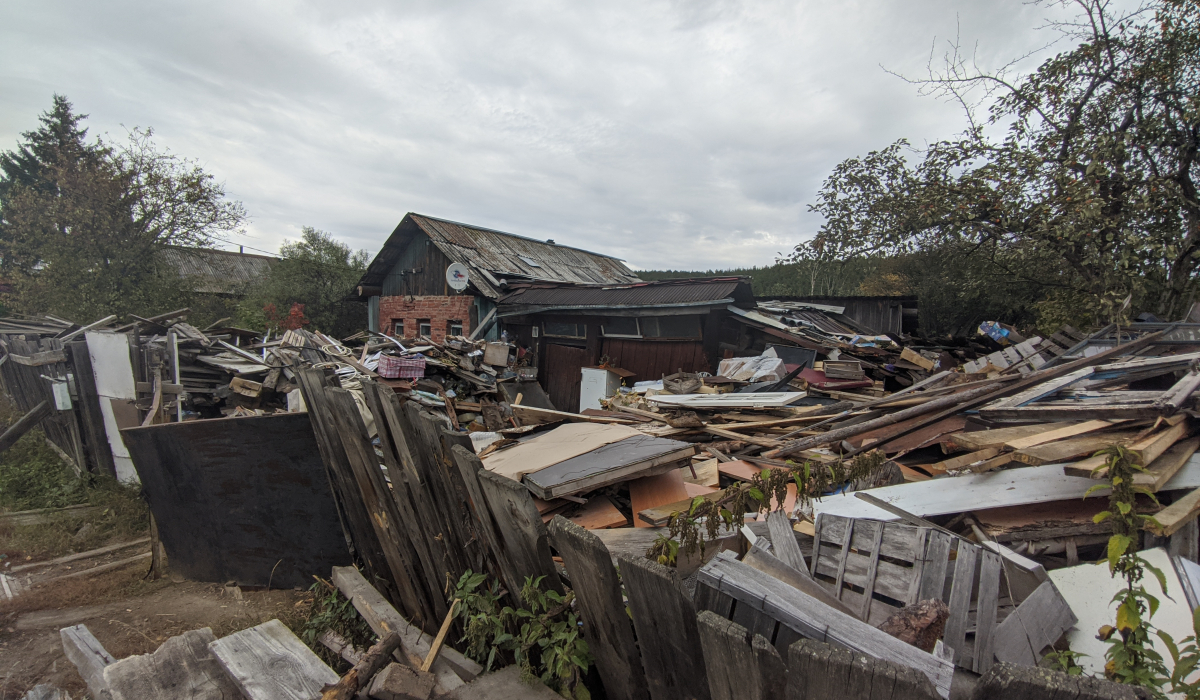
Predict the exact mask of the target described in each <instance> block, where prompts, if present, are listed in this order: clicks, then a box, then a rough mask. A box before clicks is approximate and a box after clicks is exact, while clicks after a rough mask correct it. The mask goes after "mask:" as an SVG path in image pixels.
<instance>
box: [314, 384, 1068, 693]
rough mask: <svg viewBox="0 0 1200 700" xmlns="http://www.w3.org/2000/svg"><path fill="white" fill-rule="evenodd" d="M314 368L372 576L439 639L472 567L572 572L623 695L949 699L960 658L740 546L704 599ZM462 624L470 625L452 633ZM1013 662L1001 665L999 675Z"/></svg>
mask: <svg viewBox="0 0 1200 700" xmlns="http://www.w3.org/2000/svg"><path fill="white" fill-rule="evenodd" d="M299 377H300V385H301V388H302V391H303V392H304V398H305V402H306V403H307V405H308V410H309V413H310V417H311V419H312V424H313V429H314V432H315V433H316V437H317V444H318V448H319V450H320V452H321V456H322V458H323V461H324V462H325V465H326V469H327V473H328V477H329V482H330V486H331V488H332V489H333V492H334V495H335V500H336V501H337V503H338V509H339V516H340V518H341V522H342V524H343V527H344V528H345V531H346V533H347V538H348V540H350V542H351V545H352V547H353V549H354V551H355V553H356V555H357V558H358V560H359V562H360V563H361V567H362V570H363V573H364V575H365V576H366V577H367V579H368V580H369V581H371V583H373V584H374V585H375V587H376V588H377V589H379V590H380V591H381V592H383V593H384V594H385V595H386V596H387V597H388V598H389V599H390V601H391V602H392V604H393V605H394V606H395V607H396V608H398V609H399V610H400V611H401V612H402V613H403V614H404V615H406V616H407V617H408V618H409V619H411V620H412V621H413V623H414V624H415V625H417V626H418V627H421V628H422V629H424V631H425V632H426V633H428V634H434V633H435V632H436V631H437V628H438V627H439V625H440V623H441V621H442V619H443V618H444V617H445V615H446V611H447V600H448V598H449V597H450V594H451V592H452V590H453V586H454V582H455V581H457V579H458V578H459V577H460V576H461V575H462V573H463V572H465V571H467V570H471V571H476V572H487V573H490V574H492V575H493V576H495V577H496V578H497V579H498V580H500V581H501V582H502V583H503V585H504V587H505V589H506V590H507V592H508V593H507V594H508V596H509V598H510V602H514V603H516V602H518V601H517V600H516V596H517V594H518V592H519V591H520V589H521V586H522V585H523V583H524V581H525V580H526V579H527V578H528V577H537V576H545V579H544V585H546V586H549V587H552V588H556V589H559V590H561V586H562V580H563V579H564V578H565V579H566V582H567V583H568V585H570V586H571V588H572V590H573V591H574V593H575V600H576V610H577V612H578V614H579V616H580V619H581V622H582V625H583V634H584V636H585V638H586V640H587V642H588V645H589V647H590V648H591V651H592V655H593V657H594V659H595V666H596V670H597V672H598V675H599V677H600V679H601V681H602V683H603V685H604V690H605V693H606V695H607V697H609V698H612V699H613V700H678V699H694V700H725V699H726V698H748V699H750V700H756V699H759V698H761V699H764V700H765V699H776V698H780V699H782V698H788V699H789V700H792V699H796V700H800V699H806V698H814V699H815V698H822V699H824V698H856V699H857V698H862V700H868V699H878V700H933V699H936V698H945V697H948V695H949V687H950V679H951V676H952V675H953V668H954V664H953V661H952V659H951V658H949V657H948V655H945V654H943V655H938V654H928V653H926V652H924V651H921V650H920V649H917V648H916V647H912V646H910V645H908V644H906V643H904V642H901V641H900V640H897V639H895V638H894V637H891V636H889V635H887V634H886V633H884V632H882V631H880V630H878V629H876V628H875V627H872V626H871V625H869V624H867V623H865V622H862V621H861V620H858V619H857V618H854V617H852V616H850V615H846V614H844V613H842V612H841V611H839V610H836V609H834V608H833V607H831V606H828V605H826V606H818V605H813V604H812V602H810V601H812V599H811V598H810V597H809V596H805V595H803V594H801V593H800V592H799V591H798V590H797V589H795V588H793V587H791V586H789V585H788V584H786V583H784V582H783V581H781V580H779V579H777V578H773V577H772V576H769V575H767V574H764V573H762V572H760V571H758V570H757V569H754V568H752V567H751V566H748V565H746V564H744V563H742V562H739V561H737V560H736V558H734V557H730V556H729V553H728V552H726V553H724V554H718V555H717V557H716V558H714V559H713V561H711V562H709V564H707V565H706V566H705V567H704V568H703V569H702V570H701V571H700V574H699V576H698V585H697V591H696V594H695V596H694V597H693V596H692V595H690V594H689V593H688V591H687V590H686V589H685V588H684V586H683V585H682V582H681V581H680V580H679V577H678V575H677V572H676V571H675V570H674V569H669V568H667V567H664V566H660V565H659V564H657V563H656V562H653V561H651V560H648V559H646V558H645V557H640V556H636V555H634V556H630V555H628V554H624V553H622V554H619V555H618V557H617V559H618V560H617V561H614V559H613V556H612V554H611V553H610V552H609V550H608V549H607V548H606V547H605V545H604V544H603V542H602V541H601V540H600V539H599V538H598V537H597V536H596V535H595V534H593V533H591V532H589V531H587V530H584V529H583V528H580V527H579V526H578V525H576V524H574V523H572V522H570V521H569V520H566V519H565V518H563V517H561V516H556V517H555V518H554V519H553V520H552V521H551V522H550V523H549V526H548V527H547V526H546V525H544V524H543V522H542V520H541V517H540V516H539V514H538V511H537V508H536V507H535V506H534V503H533V499H532V495H531V494H530V493H529V491H528V489H526V488H525V487H524V486H522V485H521V484H519V483H517V482H515V481H512V480H510V479H507V478H505V477H502V476H498V475H496V474H493V473H490V472H487V471H485V470H484V469H483V466H482V464H481V463H480V461H479V459H478V458H477V457H476V456H475V455H474V453H473V452H472V451H471V450H470V449H469V447H468V446H467V444H466V443H467V438H466V436H465V435H463V434H461V433H457V432H454V431H452V430H450V429H449V426H448V425H447V424H446V422H445V421H444V419H443V418H442V417H440V416H436V415H434V414H432V413H430V412H428V411H426V410H424V409H422V408H421V406H420V405H419V404H417V403H416V402H414V401H405V400H404V399H402V398H401V397H400V396H398V395H396V394H395V393H394V392H393V391H392V390H391V389H390V388H388V387H387V386H384V385H382V384H378V383H374V382H369V381H368V382H366V383H364V385H363V387H362V389H363V398H364V401H363V403H362V404H360V403H359V402H356V400H355V397H354V395H352V393H351V392H350V391H347V390H346V389H343V388H341V387H339V386H338V385H337V380H336V379H334V378H333V377H332V376H331V375H327V374H325V373H323V372H321V371H319V370H303V371H301V372H299ZM363 404H365V405H363ZM369 423H373V424H374V426H375V428H376V430H377V433H378V444H377V445H373V444H372V440H371V439H370V438H369V437H368V429H367V425H368V424H369ZM381 466H382V469H381ZM552 550H553V552H555V553H557V554H558V555H559V556H560V557H561V558H562V564H563V569H564V570H563V571H558V570H556V567H555V563H554V561H553V559H552V558H551V556H552V554H551V552H552ZM831 611H832V612H831ZM460 635H461V629H456V630H455V631H454V632H452V635H451V636H450V637H449V638H448V641H453V640H455V639H457V638H458V637H459V636H460ZM826 642H833V644H828V643H826ZM1010 669H1011V667H1009V666H1008V665H1006V664H996V665H995V666H994V667H993V668H992V670H991V671H989V672H988V675H985V677H984V678H985V680H987V679H988V678H989V677H990V676H992V675H994V674H996V673H1008V672H1010ZM1046 673H1048V672H1046ZM1049 675H1055V676H1059V675H1062V674H1049ZM988 687H990V686H988ZM1051 695H1052V693H1050V692H1049V691H1047V694H1046V695H1045V697H1051ZM1028 697H1031V698H1032V697H1039V696H1038V695H1036V694H1032V695H1028Z"/></svg>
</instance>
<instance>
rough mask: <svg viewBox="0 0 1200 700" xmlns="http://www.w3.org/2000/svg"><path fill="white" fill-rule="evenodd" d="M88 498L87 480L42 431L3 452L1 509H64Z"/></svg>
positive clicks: (30, 433) (33, 432) (35, 429)
mask: <svg viewBox="0 0 1200 700" xmlns="http://www.w3.org/2000/svg"><path fill="white" fill-rule="evenodd" d="M86 501H87V494H86V493H85V489H84V483H83V481H82V480H80V479H78V478H76V477H75V474H74V472H73V471H72V470H71V468H70V467H68V466H67V465H66V463H65V462H63V460H62V458H61V457H59V456H58V455H57V454H55V453H54V451H53V450H51V449H50V446H49V445H47V444H46V438H45V436H44V435H43V434H42V431H41V430H38V429H37V428H34V429H33V430H30V431H29V432H28V433H25V435H23V436H22V437H21V439H20V440H17V442H16V444H15V445H13V446H12V447H10V448H8V449H7V450H5V452H4V454H3V455H0V508H6V509H9V510H34V509H36V508H63V507H65V506H73V505H77V504H80V503H84V502H86Z"/></svg>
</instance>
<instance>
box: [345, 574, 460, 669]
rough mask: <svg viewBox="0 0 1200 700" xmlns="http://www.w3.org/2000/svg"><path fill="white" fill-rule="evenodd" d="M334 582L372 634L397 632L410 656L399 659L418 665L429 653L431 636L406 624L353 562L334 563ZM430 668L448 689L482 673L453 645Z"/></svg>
mask: <svg viewBox="0 0 1200 700" xmlns="http://www.w3.org/2000/svg"><path fill="white" fill-rule="evenodd" d="M333 585H335V586H337V587H338V590H340V591H341V592H342V595H344V596H346V598H347V599H348V600H349V601H350V602H351V604H353V605H354V609H355V610H357V611H358V614H359V615H362V617H363V619H364V620H366V621H367V624H368V625H370V626H371V629H372V631H374V632H375V634H377V635H379V636H381V637H382V636H386V635H387V633H388V632H396V633H397V634H399V635H400V638H401V640H402V641H403V645H404V647H403V648H404V652H405V653H406V654H407V655H409V656H407V657H403V658H401V659H399V660H402V661H407V662H408V663H409V665H410V666H420V665H421V661H423V660H424V658H425V655H426V654H428V653H429V649H430V645H431V643H432V642H433V637H432V636H430V635H428V634H426V633H425V632H423V631H421V629H420V628H419V627H416V626H414V625H411V624H409V622H408V620H405V619H404V616H402V615H401V614H400V613H398V612H396V609H395V608H393V607H392V605H391V603H388V602H387V600H386V599H384V597H383V596H382V595H380V593H379V591H377V590H375V587H374V586H372V585H371V584H370V583H368V582H367V580H366V579H365V578H363V575H362V574H361V573H359V571H358V569H355V568H354V567H353V566H335V567H333ZM431 671H432V673H433V674H434V675H436V676H437V677H438V684H439V685H440V686H441V687H443V688H444V689H445V690H447V691H450V690H453V689H454V688H458V687H461V686H462V685H464V681H469V680H471V679H473V678H475V676H478V675H479V674H481V673H483V667H482V666H480V665H479V664H477V663H475V662H474V661H472V660H470V659H468V658H467V657H465V656H463V655H462V654H461V653H459V652H457V651H455V650H453V649H445V650H443V651H442V653H441V654H439V655H438V658H437V661H435V662H434V664H433V668H432V669H431Z"/></svg>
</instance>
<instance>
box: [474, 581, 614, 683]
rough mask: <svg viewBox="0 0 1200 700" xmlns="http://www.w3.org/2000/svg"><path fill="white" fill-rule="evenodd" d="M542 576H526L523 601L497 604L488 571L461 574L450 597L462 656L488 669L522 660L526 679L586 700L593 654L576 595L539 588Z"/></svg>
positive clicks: (494, 585) (495, 587)
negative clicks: (459, 627) (464, 647)
mask: <svg viewBox="0 0 1200 700" xmlns="http://www.w3.org/2000/svg"><path fill="white" fill-rule="evenodd" d="M543 578H544V577H541V576H539V577H538V578H536V579H532V578H526V579H525V586H524V587H523V588H522V589H521V595H520V600H521V603H522V606H521V607H519V608H512V607H510V606H503V607H501V595H500V584H499V582H497V581H495V580H492V581H491V582H490V583H489V582H488V576H487V575H486V574H477V573H473V572H470V571H468V572H466V573H464V574H463V575H462V577H460V578H459V580H458V583H457V584H456V586H455V590H454V596H453V599H454V600H457V601H459V604H458V605H457V607H456V610H455V617H456V618H458V619H459V620H461V621H462V625H463V630H464V634H463V638H462V640H460V641H464V642H466V643H467V650H466V652H465V653H466V655H467V656H468V657H470V658H472V659H474V660H475V661H477V662H478V663H480V664H482V665H483V666H484V668H485V669H486V670H487V671H490V670H491V669H492V667H493V666H494V665H496V664H497V663H499V664H500V665H505V664H506V663H508V662H509V661H511V662H513V663H517V664H520V666H521V676H522V678H524V679H525V680H527V681H532V680H533V679H534V678H537V679H539V680H541V682H542V683H544V684H545V685H546V686H548V687H549V688H552V689H553V690H554V691H556V692H557V693H559V694H560V695H562V696H563V697H565V698H574V699H575V700H587V699H588V698H590V697H591V695H590V693H589V692H588V689H587V687H586V686H585V685H584V684H583V674H585V673H587V670H588V667H589V666H591V663H592V655H591V652H590V651H589V650H588V645H587V642H586V641H584V639H583V635H582V633H581V631H580V628H579V621H578V620H577V619H576V617H575V613H573V612H571V601H572V600H573V599H574V597H575V595H574V594H573V593H571V592H570V591H568V592H567V593H566V594H565V595H560V594H559V593H556V592H555V591H552V590H546V591H543V590H542V587H541V584H542V579H543Z"/></svg>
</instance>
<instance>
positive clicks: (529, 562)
mask: <svg viewBox="0 0 1200 700" xmlns="http://www.w3.org/2000/svg"><path fill="white" fill-rule="evenodd" d="M479 488H480V490H481V491H482V492H483V498H484V500H485V501H487V504H488V509H489V510H490V511H491V512H492V516H493V517H494V518H495V521H496V529H497V531H498V532H499V533H500V538H501V542H502V546H503V548H504V550H503V552H502V553H501V556H503V557H505V558H506V559H507V560H508V561H509V562H510V564H511V565H512V567H513V576H514V577H515V578H517V579H519V580H520V582H521V584H522V585H523V584H524V582H525V579H526V578H527V577H535V578H536V577H538V576H544V577H545V578H544V579H543V580H542V585H543V586H545V587H546V588H548V589H550V590H554V591H558V592H560V593H561V592H562V590H563V587H562V583H561V582H560V581H559V580H558V572H557V571H555V570H554V560H553V559H551V557H550V544H549V541H548V535H547V533H546V526H545V524H543V523H542V516H541V514H539V513H538V509H537V506H535V505H534V504H533V497H532V496H531V495H530V494H529V490H528V489H526V488H525V487H524V486H522V485H521V484H519V483H517V482H516V481H513V480H512V479H509V478H507V477H503V476H500V475H499V474H493V473H491V472H489V471H481V472H480V473H479ZM517 590H518V591H520V589H519V588H518V589H517Z"/></svg>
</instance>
